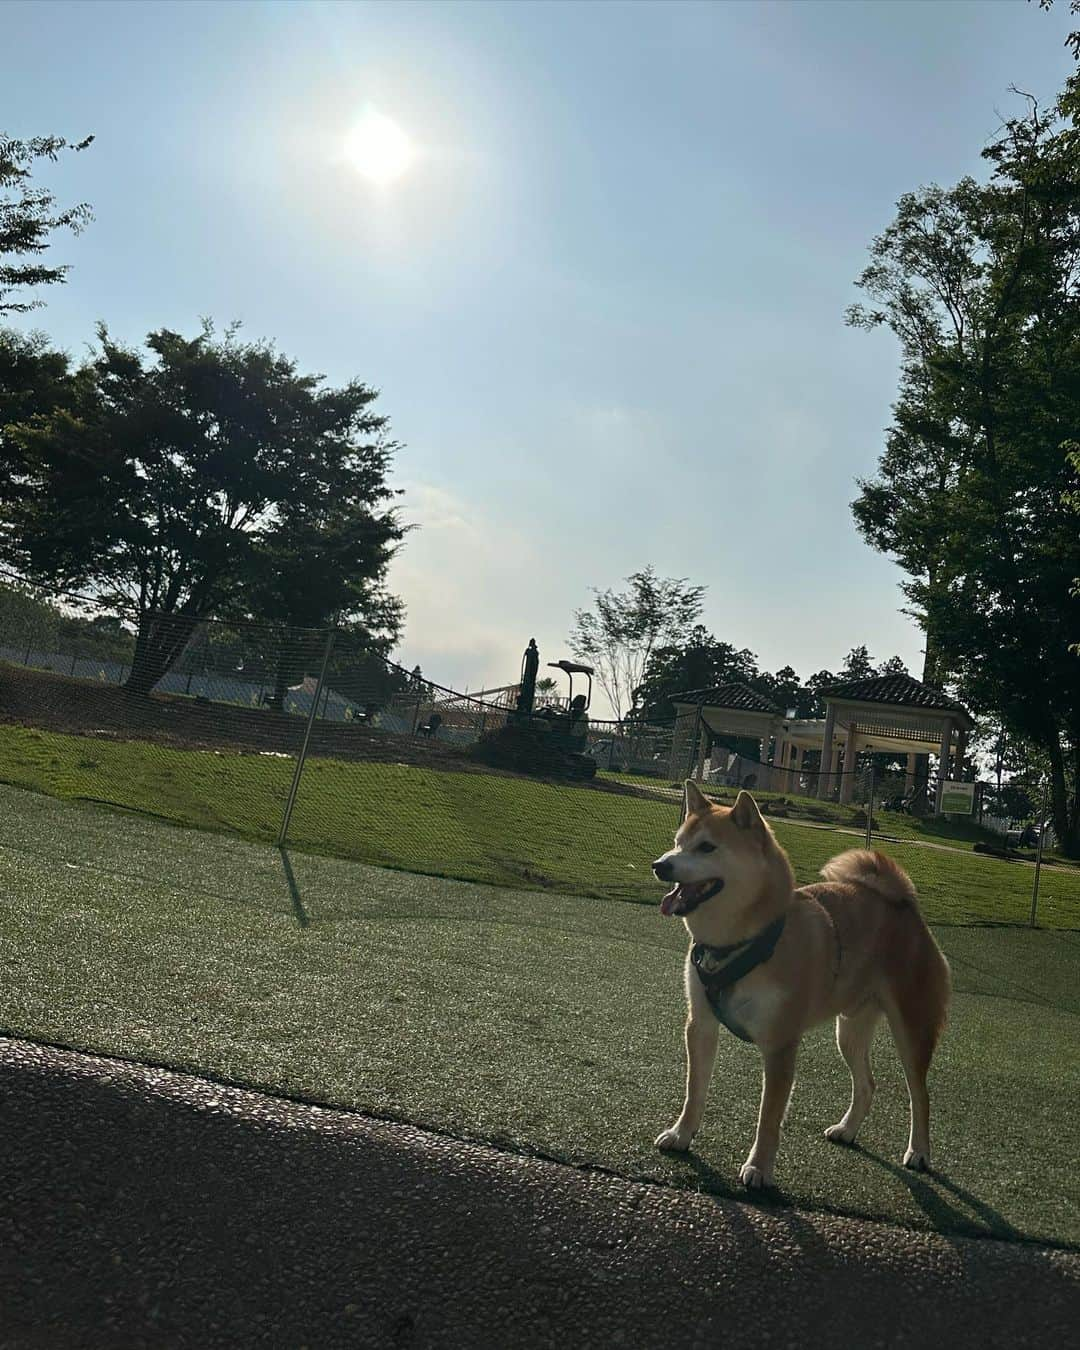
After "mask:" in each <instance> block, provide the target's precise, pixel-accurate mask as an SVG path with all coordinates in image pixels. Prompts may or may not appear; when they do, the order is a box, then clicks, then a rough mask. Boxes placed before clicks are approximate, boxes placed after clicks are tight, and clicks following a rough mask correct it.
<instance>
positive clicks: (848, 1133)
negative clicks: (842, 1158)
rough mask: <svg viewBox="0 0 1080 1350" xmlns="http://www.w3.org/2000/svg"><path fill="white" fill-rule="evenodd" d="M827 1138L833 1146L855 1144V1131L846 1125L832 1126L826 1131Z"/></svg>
mask: <svg viewBox="0 0 1080 1350" xmlns="http://www.w3.org/2000/svg"><path fill="white" fill-rule="evenodd" d="M825 1138H826V1139H828V1141H829V1142H830V1143H831V1144H853V1143H854V1142H855V1131H854V1130H852V1129H849V1128H848V1127H847V1126H846V1125H844V1124H840V1125H830V1126H829V1128H828V1129H827V1130H826V1131H825Z"/></svg>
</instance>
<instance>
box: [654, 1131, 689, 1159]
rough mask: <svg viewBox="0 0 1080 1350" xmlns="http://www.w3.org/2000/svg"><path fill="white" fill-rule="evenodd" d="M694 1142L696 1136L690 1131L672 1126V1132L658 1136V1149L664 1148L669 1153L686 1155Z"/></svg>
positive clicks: (665, 1132)
mask: <svg viewBox="0 0 1080 1350" xmlns="http://www.w3.org/2000/svg"><path fill="white" fill-rule="evenodd" d="M693 1142H694V1136H693V1135H692V1134H691V1133H690V1131H689V1130H687V1129H683V1128H680V1127H679V1126H678V1125H672V1127H671V1129H670V1130H665V1131H664V1133H663V1134H661V1135H657V1138H656V1147H657V1148H662V1149H663V1150H664V1151H665V1152H667V1153H685V1152H686V1151H687V1149H688V1148H689V1147H690V1145H691V1144H692V1143H693Z"/></svg>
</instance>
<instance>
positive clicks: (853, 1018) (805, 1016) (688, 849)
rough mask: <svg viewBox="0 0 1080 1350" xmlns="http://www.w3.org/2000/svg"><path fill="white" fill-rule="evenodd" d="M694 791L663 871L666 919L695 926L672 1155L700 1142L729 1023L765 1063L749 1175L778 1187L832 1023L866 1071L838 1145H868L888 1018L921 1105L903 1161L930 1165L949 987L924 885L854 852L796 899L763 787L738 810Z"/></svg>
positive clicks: (856, 1082)
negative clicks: (799, 1097)
mask: <svg viewBox="0 0 1080 1350" xmlns="http://www.w3.org/2000/svg"><path fill="white" fill-rule="evenodd" d="M685 792H686V796H685V801H684V812H683V821H682V824H681V825H680V827H679V830H678V833H677V834H676V836H675V847H674V848H672V849H670V850H669V851H668V852H667V853H665V854H664V855H663V857H660V858H657V860H656V862H655V863H653V872H654V873H655V874H656V876H657V878H658V879H659V880H661V881H665V882H674V883H675V884H674V886H673V887H672V889H671V890H670V891H668V893H667V894H666V895H665V896H664V898H663V900H662V901H661V904H660V910H661V913H663V914H670V915H677V916H678V917H680V918H681V919H682V920H683V922H684V924H685V925H686V927H687V929H688V930H689V933H690V936H691V939H692V946H691V948H690V951H689V953H688V955H687V960H686V997H687V1003H688V1006H689V1015H688V1017H687V1022H686V1060H687V1070H686V1100H685V1103H684V1104H683V1109H682V1112H681V1114H680V1115H679V1118H678V1120H676V1122H675V1124H674V1125H672V1126H671V1128H670V1129H668V1130H665V1131H664V1132H663V1134H661V1135H660V1137H659V1138H658V1139H657V1141H656V1143H657V1146H658V1147H659V1148H662V1149H678V1150H686V1149H688V1148H689V1147H690V1144H691V1141H692V1140H693V1138H694V1135H695V1134H696V1133H697V1131H698V1128H699V1126H700V1125H701V1119H702V1115H703V1114H704V1111H705V1100H706V1097H707V1095H708V1090H709V1080H710V1078H711V1077H712V1071H713V1063H714V1061H715V1058H716V1048H717V1041H718V1038H719V1035H720V1027H721V1023H724V1024H725V1025H726V1026H727V1027H728V1028H729V1029H730V1030H731V1031H733V1032H734V1033H735V1034H736V1035H737V1036H741V1037H742V1038H743V1039H744V1040H748V1041H753V1043H754V1044H755V1045H756V1046H757V1047H758V1049H759V1050H760V1051H761V1054H762V1057H763V1059H764V1061H765V1073H764V1085H763V1088H762V1094H761V1109H760V1113H759V1116H758V1127H757V1134H756V1136H755V1138H754V1143H753V1146H752V1147H751V1149H750V1154H749V1156H748V1157H747V1159H746V1162H745V1163H744V1164H743V1166H742V1170H741V1172H740V1179H741V1180H742V1182H743V1184H744V1185H745V1186H749V1187H759V1186H769V1185H772V1183H773V1168H774V1166H775V1163H776V1151H777V1146H778V1144H779V1141H780V1125H781V1122H782V1120H783V1116H784V1112H785V1110H786V1108H787V1103H788V1098H789V1096H790V1094H791V1089H792V1085H793V1083H794V1081H795V1057H796V1053H797V1051H798V1048H799V1041H800V1040H801V1038H802V1036H803V1033H804V1032H805V1031H807V1030H808V1028H810V1027H812V1026H814V1025H816V1024H817V1023H819V1022H823V1021H825V1020H826V1019H828V1018H831V1017H835V1018H836V1043H837V1045H838V1046H839V1048H840V1053H841V1054H842V1055H843V1057H844V1059H845V1060H846V1061H847V1066H848V1068H849V1069H850V1070H851V1105H850V1106H849V1107H848V1109H847V1111H846V1113H845V1114H844V1116H843V1118H842V1119H841V1120H840V1121H839V1122H838V1123H837V1124H835V1125H830V1126H829V1128H828V1129H827V1130H826V1131H825V1137H826V1138H827V1139H831V1140H833V1141H834V1142H836V1143H845V1144H850V1143H853V1142H854V1140H855V1135H856V1132H857V1131H858V1129H859V1126H860V1125H861V1124H862V1122H863V1120H864V1118H865V1116H866V1113H867V1111H869V1109H870V1102H871V1099H872V1098H873V1095H874V1079H873V1075H872V1074H871V1072H870V1042H871V1040H872V1039H873V1036H874V1031H875V1029H876V1027H877V1025H878V1022H879V1020H880V1019H881V1017H882V1016H884V1017H885V1018H886V1019H887V1020H888V1023H889V1027H890V1029H891V1031H892V1035H893V1039H894V1040H895V1042H896V1048H897V1050H898V1051H899V1053H900V1062H901V1064H902V1065H903V1068H904V1076H905V1078H906V1079H907V1086H908V1094H909V1096H910V1098H911V1130H910V1137H909V1140H908V1147H907V1152H906V1153H905V1154H904V1165H905V1166H907V1167H912V1168H915V1169H916V1170H924V1169H925V1168H927V1167H928V1166H929V1163H930V1101H929V1097H928V1095H927V1090H926V1074H927V1069H928V1068H929V1066H930V1058H931V1056H932V1055H933V1053H934V1048H935V1046H936V1045H937V1042H938V1040H939V1038H940V1036H941V1032H942V1030H943V1029H944V1026H945V1018H946V1013H947V1011H948V1004H949V993H950V977H949V966H948V963H947V962H946V960H945V957H944V956H943V955H942V953H941V950H940V948H939V947H938V945H937V943H936V942H935V941H934V938H933V936H932V935H931V933H930V930H929V929H928V928H927V926H926V924H925V922H924V921H923V918H922V915H921V914H920V913H919V908H918V903H917V901H916V897H915V888H914V886H913V885H912V883H911V881H910V879H909V877H908V876H907V874H906V873H905V872H904V871H903V870H902V869H901V868H899V867H898V866H897V865H896V864H895V863H894V862H892V861H891V860H890V859H889V858H886V857H885V856H884V855H883V854H881V853H873V852H870V851H869V850H868V849H852V850H851V851H849V852H847V853H841V854H840V855H839V856H838V857H835V858H832V859H831V860H830V861H829V862H827V863H826V864H825V866H824V867H823V868H822V869H821V875H822V876H823V877H824V881H820V882H817V883H815V884H814V885H811V886H801V887H799V889H797V890H796V889H795V882H794V876H793V874H792V871H791V864H790V863H789V862H788V859H787V854H786V853H785V852H784V850H783V849H782V848H781V847H780V845H779V844H778V843H777V842H776V839H775V837H774V835H773V832H772V830H771V829H770V828H769V826H768V825H767V824H766V822H765V821H764V820H763V819H762V817H761V813H760V812H759V810H758V807H757V803H756V802H755V801H754V799H753V797H751V796H750V794H749V793H748V792H740V793H739V795H738V798H737V799H736V801H735V805H734V806H733V807H725V806H717V805H715V804H714V803H713V802H710V801H709V799H708V798H707V797H706V796H704V794H703V793H702V792H701V791H700V790H699V789H698V788H697V787H696V786H695V785H694V783H693V782H690V781H687V783H686V785H685Z"/></svg>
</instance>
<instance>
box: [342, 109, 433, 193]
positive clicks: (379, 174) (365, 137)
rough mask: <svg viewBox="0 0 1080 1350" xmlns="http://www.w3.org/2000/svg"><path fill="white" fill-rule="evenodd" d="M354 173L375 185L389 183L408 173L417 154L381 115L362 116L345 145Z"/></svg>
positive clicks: (400, 131) (400, 132) (398, 128)
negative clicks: (407, 170)
mask: <svg viewBox="0 0 1080 1350" xmlns="http://www.w3.org/2000/svg"><path fill="white" fill-rule="evenodd" d="M345 154H346V155H347V156H348V159H349V161H350V162H351V164H352V165H353V167H354V168H355V169H357V170H358V171H359V172H360V173H362V174H363V175H364V177H365V178H367V179H370V181H371V182H373V183H377V184H380V185H382V184H386V183H392V182H394V180H395V179H397V178H400V177H401V175H402V174H403V173H404V172H405V171H406V169H408V167H409V165H410V164H411V163H412V162H413V158H414V157H415V154H416V151H415V149H414V147H413V143H412V141H410V140H409V138H408V136H406V134H405V133H404V131H402V129H401V128H400V127H399V126H398V124H397V123H396V122H394V121H391V119H390V118H389V117H384V116H383V115H382V113H376V112H369V113H365V114H364V116H363V118H362V119H361V120H360V121H359V122H358V123H357V124H356V126H355V127H353V129H352V131H351V132H350V133H349V138H348V140H347V141H346V143H345Z"/></svg>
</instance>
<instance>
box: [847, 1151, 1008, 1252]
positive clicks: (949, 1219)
mask: <svg viewBox="0 0 1080 1350" xmlns="http://www.w3.org/2000/svg"><path fill="white" fill-rule="evenodd" d="M846 1147H847V1148H848V1149H849V1151H850V1152H851V1154H852V1157H854V1158H858V1159H864V1160H865V1161H866V1162H867V1163H869V1164H871V1165H872V1166H875V1167H881V1168H883V1169H884V1170H885V1171H886V1172H888V1173H890V1175H892V1176H894V1177H895V1178H896V1180H897V1181H899V1182H901V1183H902V1184H903V1185H904V1186H906V1187H907V1189H908V1191H909V1192H910V1194H911V1198H912V1200H914V1202H915V1204H916V1205H918V1207H919V1208H920V1209H921V1210H922V1212H923V1213H924V1214H925V1215H926V1217H927V1218H928V1219H929V1220H930V1223H931V1224H932V1226H933V1227H934V1228H936V1229H937V1231H938V1232H939V1233H945V1234H949V1235H960V1236H964V1237H995V1238H1005V1239H1009V1240H1012V1241H1024V1240H1025V1239H1026V1234H1024V1233H1022V1232H1021V1231H1020V1229H1018V1228H1017V1227H1016V1226H1015V1225H1014V1224H1011V1223H1010V1222H1009V1220H1008V1219H1006V1218H1005V1216H1004V1214H1001V1213H999V1212H998V1211H997V1210H996V1209H994V1208H993V1206H992V1205H988V1204H987V1203H986V1201H985V1200H980V1199H979V1197H978V1196H977V1195H973V1194H972V1192H971V1191H969V1190H965V1189H964V1187H963V1186H961V1185H960V1184H959V1182H956V1181H953V1179H952V1178H951V1177H950V1176H949V1175H948V1173H947V1172H939V1171H937V1170H936V1169H932V1170H930V1171H929V1172H914V1171H912V1169H911V1168H910V1167H903V1166H901V1164H899V1163H894V1162H890V1161H889V1159H888V1158H883V1157H882V1156H881V1154H880V1153H875V1152H874V1151H873V1150H872V1149H868V1148H866V1147H864V1146H863V1145H862V1144H858V1143H856V1144H850V1145H846ZM949 1197H952V1199H950V1198H949ZM954 1201H958V1202H959V1203H954Z"/></svg>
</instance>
